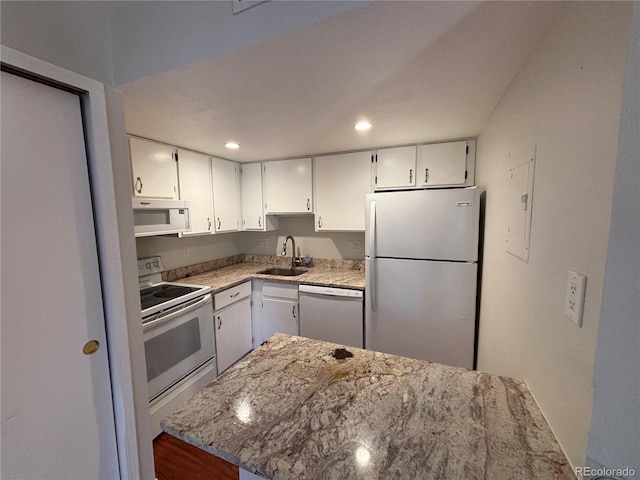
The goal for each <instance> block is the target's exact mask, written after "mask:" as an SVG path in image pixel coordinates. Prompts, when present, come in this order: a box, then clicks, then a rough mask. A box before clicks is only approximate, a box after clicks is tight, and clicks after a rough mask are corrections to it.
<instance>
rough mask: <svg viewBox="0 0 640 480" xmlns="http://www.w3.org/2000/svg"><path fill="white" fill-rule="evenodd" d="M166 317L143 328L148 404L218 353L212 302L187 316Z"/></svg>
mask: <svg viewBox="0 0 640 480" xmlns="http://www.w3.org/2000/svg"><path fill="white" fill-rule="evenodd" d="M167 317H168V318H167V320H166V321H163V320H162V318H159V319H155V320H154V321H151V322H148V323H147V324H145V325H144V326H143V330H144V351H145V356H146V364H147V386H148V389H149V400H151V399H153V398H155V397H156V396H157V395H159V394H160V393H162V392H164V391H165V390H166V389H168V388H170V387H171V386H172V385H174V384H175V383H176V382H178V381H180V380H181V379H182V378H184V377H185V376H186V375H188V374H189V373H191V372H192V371H193V370H195V369H196V368H198V367H199V366H200V365H202V364H203V363H205V362H206V361H207V360H209V359H211V358H212V357H213V356H214V355H215V353H216V348H215V343H214V333H213V306H212V303H211V301H209V302H207V303H205V304H204V305H202V306H200V307H198V308H194V309H192V310H189V309H188V308H187V309H186V311H185V312H184V313H177V314H176V313H171V312H169V313H168V314H167ZM155 322H157V323H155Z"/></svg>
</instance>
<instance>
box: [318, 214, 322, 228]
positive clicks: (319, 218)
mask: <svg viewBox="0 0 640 480" xmlns="http://www.w3.org/2000/svg"><path fill="white" fill-rule="evenodd" d="M318 228H322V217H318Z"/></svg>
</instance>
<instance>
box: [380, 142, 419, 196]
mask: <svg viewBox="0 0 640 480" xmlns="http://www.w3.org/2000/svg"><path fill="white" fill-rule="evenodd" d="M416 151H417V150H416V147H415V146H411V147H395V148H383V149H380V150H378V152H377V154H376V163H375V165H376V180H375V188H376V190H385V189H389V188H407V187H414V186H415V184H416Z"/></svg>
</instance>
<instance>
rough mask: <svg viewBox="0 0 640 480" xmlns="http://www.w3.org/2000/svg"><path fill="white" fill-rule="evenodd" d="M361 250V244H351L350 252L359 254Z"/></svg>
mask: <svg viewBox="0 0 640 480" xmlns="http://www.w3.org/2000/svg"><path fill="white" fill-rule="evenodd" d="M361 250H362V244H361V243H360V242H351V251H352V252H359V251H361Z"/></svg>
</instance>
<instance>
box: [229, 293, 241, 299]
mask: <svg viewBox="0 0 640 480" xmlns="http://www.w3.org/2000/svg"><path fill="white" fill-rule="evenodd" d="M238 295H240V292H236V293H234V294H233V295H229V297H230V298H236V297H237V296H238Z"/></svg>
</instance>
